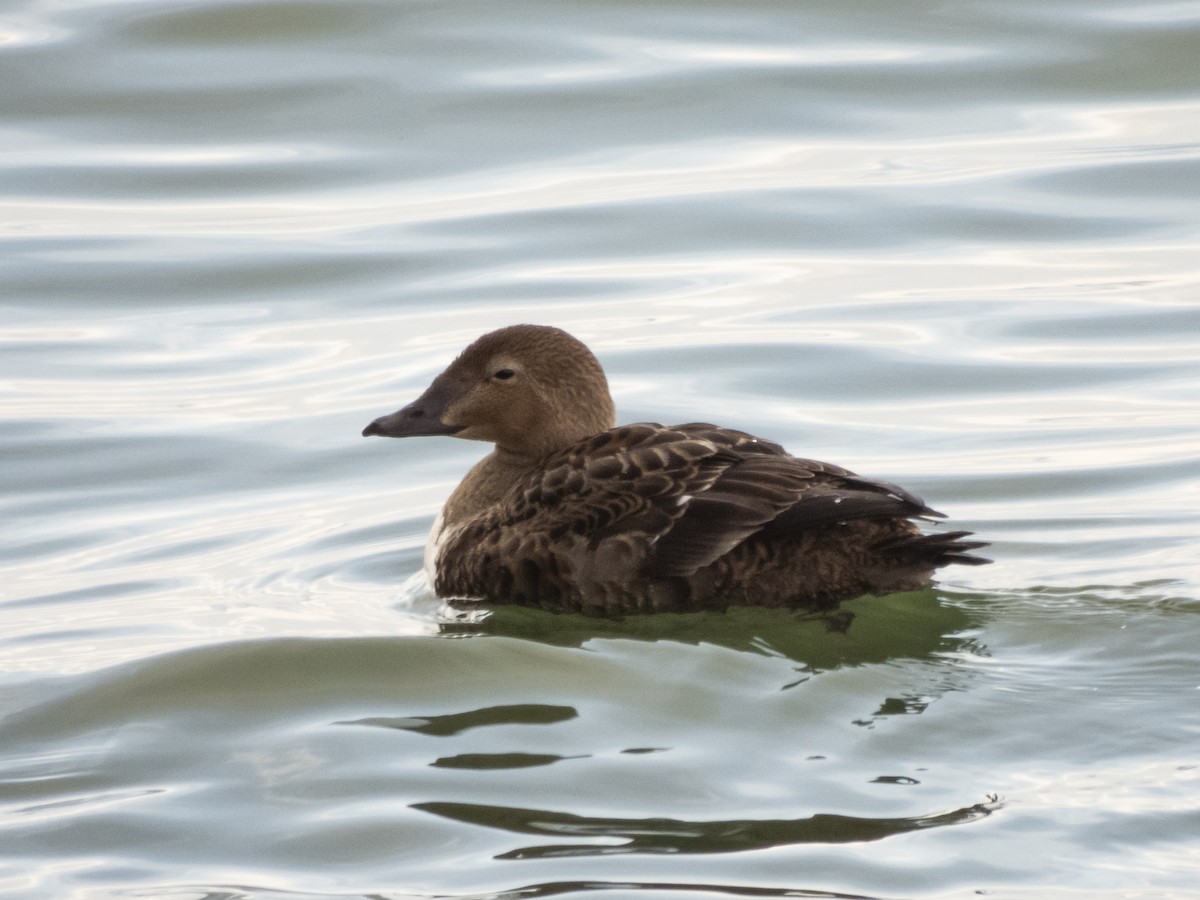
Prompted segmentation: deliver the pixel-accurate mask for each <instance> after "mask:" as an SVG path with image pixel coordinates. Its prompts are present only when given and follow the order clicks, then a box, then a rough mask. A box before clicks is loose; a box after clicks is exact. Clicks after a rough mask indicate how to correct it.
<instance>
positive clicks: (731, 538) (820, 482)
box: [650, 424, 943, 576]
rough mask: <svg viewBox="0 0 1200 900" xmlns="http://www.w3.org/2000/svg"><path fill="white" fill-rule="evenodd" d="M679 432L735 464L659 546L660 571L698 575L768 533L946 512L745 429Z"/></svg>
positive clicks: (654, 566)
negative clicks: (703, 442)
mask: <svg viewBox="0 0 1200 900" xmlns="http://www.w3.org/2000/svg"><path fill="white" fill-rule="evenodd" d="M679 430H680V431H683V432H684V433H687V434H688V435H689V436H690V437H692V438H701V439H704V440H708V441H710V442H712V443H714V444H717V445H724V448H725V449H724V453H722V454H721V455H722V456H723V457H724V458H725V459H727V462H726V464H725V466H724V467H723V469H722V470H721V472H720V474H719V475H718V476H717V477H716V478H715V479H714V480H713V482H712V485H711V487H709V488H708V489H707V490H704V491H702V492H698V493H695V494H693V495H692V496H691V497H690V499H689V500H688V502H687V504H686V507H685V509H684V513H683V515H682V516H680V517H679V519H678V520H677V521H676V522H675V524H674V526H673V527H672V528H671V529H670V530H669V531H668V532H667V533H666V534H664V535H663V537H662V539H661V540H660V541H659V542H658V543H657V544H656V545H655V547H654V550H653V553H652V557H651V560H650V563H651V570H652V574H654V575H660V576H670V575H684V576H686V575H690V574H692V573H694V572H695V571H696V570H697V569H700V568H703V567H704V566H707V565H709V564H711V563H713V562H715V561H716V560H717V559H719V558H720V557H722V556H723V555H725V554H726V553H728V552H729V551H730V550H732V549H733V548H734V547H736V546H737V545H738V544H740V543H741V542H742V541H744V540H746V539H747V538H749V537H751V536H752V535H754V534H758V533H760V532H761V533H762V534H763V535H765V536H771V535H777V536H783V535H786V534H789V533H797V532H801V531H805V530H808V529H811V528H815V527H818V526H822V525H829V524H831V523H834V522H845V521H849V520H851V519H862V518H889V519H909V518H931V517H938V518H942V517H943V516H942V514H941V513H939V512H936V511H935V510H932V509H930V508H929V507H928V506H926V505H925V503H924V501H922V500H921V499H920V498H919V497H917V496H915V495H914V494H912V493H910V492H909V491H906V490H904V489H903V488H901V487H899V486H897V485H894V484H891V483H890V482H886V481H877V480H874V479H870V478H863V477H862V476H859V475H856V474H854V473H853V472H851V471H850V470H848V469H844V468H842V467H841V466H835V465H833V464H832V463H824V462H819V461H817V460H812V459H800V458H798V457H794V456H791V455H790V454H788V453H787V452H786V451H784V450H783V448H781V447H780V446H779V445H778V444H772V443H770V442H768V441H761V440H758V439H756V438H754V437H752V436H751V435H747V434H744V433H742V432H731V431H729V430H728V429H719V428H715V427H714V426H710V425H701V424H696V425H685V426H680V427H679Z"/></svg>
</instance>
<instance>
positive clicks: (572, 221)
mask: <svg viewBox="0 0 1200 900" xmlns="http://www.w3.org/2000/svg"><path fill="white" fill-rule="evenodd" d="M1198 51H1200V4H1197V3H1195V2H1178V3H1154V2H1133V0H1100V2H1097V0H1086V2H1083V0H1080V2H1072V0H1057V2H1052V3H1049V4H1047V3H1046V2H1037V3H1034V2H1019V0H1004V2H1000V0H980V2H976V3H958V4H950V5H945V4H941V5H939V4H927V3H920V2H889V3H875V2H871V3H856V4H838V3H822V2H816V3H807V4H784V3H775V2H750V3H742V4H735V5H730V4H712V3H706V2H700V0H691V2H662V3H652V4H628V3H622V2H616V0H607V2H606V0H583V2H580V3H573V4H558V3H547V2H544V0H528V2H514V3H506V4H502V5H497V4H483V3H469V2H441V3H438V2H430V0H424V2H407V3H378V2H362V0H341V2H336V3H334V2H321V0H311V2H265V0H263V2H214V0H194V2H175V0H154V2H148V0H146V2H138V0H127V2H99V0H95V2H88V0H76V2H73V3H63V2H59V3H51V2H48V0H27V2H11V0H10V2H9V3H8V4H7V5H5V6H4V8H3V9H2V10H0V78H2V83H3V85H4V88H3V91H2V92H0V127H2V129H3V141H2V143H0V192H2V195H3V198H4V203H3V214H2V216H0V241H2V244H0V268H2V270H3V278H2V280H0V284H2V285H3V287H0V299H2V306H0V459H2V460H3V466H2V467H0V480H2V492H0V517H2V519H0V521H2V523H3V527H2V528H0V533H2V534H3V540H2V542H0V547H2V549H0V566H2V569H0V713H3V714H4V716H5V717H4V718H3V720H2V721H0V810H2V812H0V892H3V893H4V894H5V895H7V896H14V897H30V898H41V897H53V898H66V897H70V898H81V900H98V898H118V897H164V898H179V900H183V898H201V897H204V898H233V897H238V898H254V900H267V898H283V897H289V898H291V897H303V898H327V897H336V898H351V897H368V896H371V897H387V898H433V897H445V898H456V900H460V898H461V900H465V898H483V897H501V898H510V900H516V898H518V897H550V896H570V897H572V898H584V897H589V898H591V897H595V898H601V897H603V898H617V897H646V898H651V897H653V898H656V900H657V898H700V897H712V896H725V897H747V896H749V897H784V896H790V897H797V896H798V897H847V896H853V897H872V898H886V900H896V898H957V897H970V896H981V895H982V896H989V897H1002V898H1003V897H1013V898H1051V900H1056V898H1081V897H1089V898H1093V897H1099V898H1113V900H1115V898H1118V897H1120V898H1128V897H1136V898H1140V900H1146V898H1196V897H1200V888H1198V887H1197V885H1200V839H1198V837H1197V836H1198V835H1200V803H1198V802H1197V798H1198V797H1200V664H1198V663H1197V657H1196V647H1197V646H1198V640H1200V564H1198V563H1197V559H1196V544H1197V536H1198V534H1200V527H1198V526H1200V513H1198V512H1197V510H1198V509H1200V503H1198V502H1197V501H1198V500H1200V489H1198V487H1197V485H1198V484H1200V434H1198V429H1197V423H1200V365H1198V363H1200V302H1198V301H1197V297H1198V296H1200V291H1198V282H1200V263H1198V262H1197V260H1200V189H1198V188H1197V185H1200V137H1198V136H1200V99H1198V98H1200V91H1198V87H1200V67H1198V66H1197V64H1196V59H1197V58H1198V56H1197V53H1198ZM520 321H536V322H544V323H548V324H556V325H560V326H562V327H565V328H568V329H569V330H571V331H572V332H574V333H576V334H577V335H579V336H580V337H582V338H583V339H585V340H586V341H588V343H589V344H590V345H591V346H593V348H594V349H595V350H596V352H597V353H598V355H599V356H600V358H601V360H602V361H603V362H604V364H605V366H606V368H607V369H608V371H609V373H610V376H611V381H612V384H613V388H614V392H615V395H616V398H617V403H618V409H619V412H620V416H621V418H622V419H623V420H625V421H632V420H645V419H652V420H660V421H668V422H670V421H689V420H695V419H707V420H715V421H719V422H722V423H724V424H728V425H731V426H735V427H740V428H744V429H747V430H751V431H754V432H757V433H760V434H762V435H764V436H767V437H770V438H772V439H775V440H779V441H781V442H783V443H785V444H786V445H787V446H788V447H790V448H791V449H793V450H794V451H796V452H798V453H800V454H802V455H805V456H812V457H816V458H819V459H827V460H830V461H833V462H837V463H840V464H843V465H846V466H849V467H851V468H853V469H855V470H857V471H861V472H864V473H868V474H872V475H876V476H880V477H885V478H888V479H890V480H894V481H897V482H899V483H901V484H903V485H905V486H906V487H909V488H910V489H912V490H915V491H917V492H918V493H920V494H922V495H923V496H925V497H926V499H928V500H929V501H930V503H931V504H932V505H934V506H935V507H936V508H939V509H942V510H944V511H945V512H947V513H949V514H950V515H951V517H952V521H953V522H954V524H955V526H956V527H964V528H969V529H972V530H974V531H977V532H979V533H980V534H981V535H983V536H984V537H986V538H987V539H988V540H990V541H992V543H993V546H992V548H991V555H992V556H994V557H995V559H996V564H995V565H993V566H989V567H985V568H980V569H970V570H967V569H963V570H960V571H959V570H951V571H948V572H947V573H946V577H945V578H944V580H943V582H942V584H941V585H940V586H939V587H937V588H936V589H934V590H930V591H926V592H922V593H920V594H910V595H898V596H893V597H887V598H865V599H862V600H858V601H855V602H853V603H851V604H849V608H850V609H851V610H853V611H854V612H855V614H856V618H855V620H854V623H853V625H852V626H851V628H850V630H849V631H848V632H847V633H846V634H836V633H829V632H827V631H826V630H825V629H824V627H823V626H822V625H821V624H820V623H819V622H813V621H805V620H797V619H795V618H794V617H792V616H789V615H786V614H782V613H773V612H768V611H757V610H741V611H733V612H730V613H728V614H725V615H694V616H661V617H650V618H641V619H637V618H634V619H626V620H623V621H604V620H586V619H578V618H575V617H570V616H553V615H548V614H543V613H536V612H530V611H521V610H502V611H501V612H499V613H497V614H496V615H494V616H493V617H492V618H490V619H487V620H486V621H484V622H482V623H472V622H462V623H457V624H455V623H452V622H448V621H445V620H444V619H443V618H441V617H439V611H438V604H437V601H436V600H434V599H433V598H432V597H431V596H430V595H429V593H428V591H427V590H424V589H423V588H422V587H421V586H420V584H419V583H417V582H416V581H414V580H413V577H414V575H415V573H417V572H418V570H419V568H420V556H421V547H422V545H423V541H424V535H425V532H426V531H427V529H428V527H429V525H430V523H431V521H432V519H433V516H434V514H435V512H436V510H437V508H438V506H439V505H440V502H441V500H442V499H443V498H444V497H445V496H446V494H447V493H448V492H449V490H450V489H451V487H452V486H453V485H454V484H455V483H456V482H457V480H458V479H459V478H460V477H461V475H462V473H463V472H464V471H465V470H466V468H467V467H468V466H469V465H470V463H471V462H472V461H473V460H474V459H476V458H478V456H479V455H480V453H481V452H482V451H483V448H482V447H481V446H478V445H471V444H468V443H465V442H454V441H451V440H446V439H429V440H413V441H380V440H372V441H363V440H362V439H361V438H360V437H359V432H360V430H361V429H362V427H363V425H365V424H366V423H367V422H368V421H370V419H372V418H374V417H375V416H377V415H379V414H381V413H384V412H388V411H391V410H393V409H395V408H397V407H398V406H399V405H401V404H402V403H404V402H407V400H409V399H412V398H414V397H415V396H416V395H417V394H418V393H419V392H420V391H421V390H422V389H423V387H424V386H425V384H426V383H427V382H428V380H429V379H430V378H431V377H432V376H433V375H434V374H436V372H437V371H439V370H440V368H441V367H442V366H443V365H444V364H445V363H446V362H447V361H448V360H449V359H450V358H451V357H452V356H453V355H454V353H456V352H457V351H458V350H459V349H460V348H461V347H462V346H464V345H465V344H466V343H467V342H468V341H470V340H471V339H473V338H474V337H475V336H477V335H478V334H480V333H482V332H483V331H485V330H488V329H490V328H492V327H496V326H500V325H504V324H510V323H514V322H520Z"/></svg>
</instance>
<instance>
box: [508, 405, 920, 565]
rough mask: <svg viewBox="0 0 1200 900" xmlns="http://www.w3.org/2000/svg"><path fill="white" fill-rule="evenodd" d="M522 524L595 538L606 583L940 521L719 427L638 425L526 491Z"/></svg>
mask: <svg viewBox="0 0 1200 900" xmlns="http://www.w3.org/2000/svg"><path fill="white" fill-rule="evenodd" d="M517 507H518V508H517V509H516V510H514V512H517V517H518V518H526V517H528V518H530V519H539V520H540V521H539V522H538V526H539V527H538V528H537V530H538V531H541V532H542V533H547V532H548V536H549V537H550V539H551V540H561V539H562V538H564V537H566V536H567V535H569V534H574V535H576V536H579V537H583V536H586V537H587V547H588V551H589V561H588V565H589V567H594V568H593V570H592V571H593V573H594V574H595V575H596V576H600V577H602V572H603V571H605V570H608V571H610V572H611V573H612V574H613V575H617V574H618V573H620V574H629V573H631V572H632V571H634V570H637V571H640V572H642V573H643V574H645V575H648V576H651V577H670V576H687V575H691V574H693V573H694V572H696V571H697V570H698V569H701V568H703V567H704V566H707V565H709V564H711V563H713V562H715V561H716V560H717V559H720V558H721V557H722V556H723V555H725V554H726V553H728V552H729V551H730V550H732V549H733V548H734V547H736V546H737V545H738V544H740V543H742V542H743V541H745V540H746V539H747V538H749V537H751V536H752V535H754V534H757V533H759V532H764V533H770V534H775V533H778V534H785V533H788V532H796V531H802V530H805V529H807V528H812V527H815V526H818V525H823V524H828V523H830V522H836V521H846V520H848V519H856V518H864V517H889V518H894V517H900V518H910V517H918V516H936V515H938V513H935V512H934V511H933V510H931V509H929V508H928V507H926V506H925V504H924V503H923V502H921V500H920V499H919V498H917V497H915V496H913V495H912V494H910V493H908V492H907V491H904V490H903V489H901V488H898V487H896V486H895V485H892V484H888V483H887V482H877V481H872V480H870V479H864V478H861V477H859V476H857V475H854V474H853V473H852V472H850V471H848V470H846V469H843V468H841V467H840V466H834V465H831V464H828V463H821V462H817V461H815V460H806V459H798V458H796V457H794V456H791V455H789V454H788V453H787V452H785V451H784V450H783V448H782V447H780V446H779V445H778V444H774V443H772V442H770V441H764V440H761V439H759V438H756V437H754V436H753V435H749V434H746V433H744V432H740V431H734V430H732V429H725V428H719V427H717V426H715V425H708V424H704V423H692V424H688V425H679V426H671V427H666V426H662V425H656V424H649V423H646V424H638V425H628V426H624V427H622V428H617V429H614V430H612V431H608V432H604V433H603V434H600V435H597V436H596V437H594V438H591V439H589V440H587V441H584V442H581V443H580V444H577V445H575V446H574V447H571V448H568V449H567V450H565V451H563V452H562V453H560V454H558V455H557V456H556V457H555V458H553V459H551V460H549V461H548V462H547V465H546V467H545V468H544V469H543V470H541V472H539V473H538V475H537V477H536V480H535V481H533V482H532V483H526V484H525V485H523V486H522V490H521V500H520V502H519V504H517Z"/></svg>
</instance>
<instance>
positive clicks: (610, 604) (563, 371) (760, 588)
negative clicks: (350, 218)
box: [363, 325, 987, 613]
mask: <svg viewBox="0 0 1200 900" xmlns="http://www.w3.org/2000/svg"><path fill="white" fill-rule="evenodd" d="M612 420H613V406H612V399H611V397H610V395H609V392H608V385H607V381H606V380H605V378H604V373H603V370H602V369H601V368H600V364H599V363H598V362H597V361H596V359H595V357H594V356H592V354H591V352H590V351H589V350H588V349H587V348H586V347H585V346H584V345H583V344H582V343H580V342H579V341H577V340H575V338H573V337H571V336H570V335H568V334H567V333H566V332H563V331H560V330H558V329H555V328H548V327H545V326H535V325H518V326H513V327H511V328H505V329H501V330H500V331H495V332H492V333H490V334H487V335H484V336H483V337H481V338H480V339H479V340H477V341H476V342H475V343H474V344H472V345H471V346H470V347H468V348H467V349H466V350H465V351H464V352H463V353H462V354H461V355H460V356H459V357H458V359H456V360H455V361H454V362H453V363H452V364H451V365H450V367H449V368H448V369H447V370H446V371H445V372H443V373H442V374H441V375H439V376H438V377H437V378H436V379H435V380H434V382H433V384H432V385H431V386H430V388H429V389H428V390H427V391H426V392H425V394H423V395H422V396H421V397H420V398H419V399H418V400H416V401H415V402H414V403H412V404H409V405H408V406H406V407H404V408H403V409H401V410H400V411H398V412H396V413H394V414H392V415H390V416H385V417H381V418H379V419H376V420H375V421H374V422H372V423H371V424H370V425H368V426H367V428H366V429H365V430H364V431H363V434H364V435H371V434H379V435H384V436H392V437H405V436H412V435H419V434H446V435H455V436H458V437H466V438H472V439H477V440H485V441H491V442H493V443H495V444H496V448H495V450H494V451H493V452H492V453H491V454H490V455H489V456H487V457H485V458H484V459H483V460H482V461H481V462H480V463H478V464H477V465H476V466H475V467H474V468H473V469H472V470H471V472H470V473H469V474H468V475H467V477H466V478H465V479H464V480H463V482H462V483H461V484H460V485H459V487H458V488H457V489H456V490H455V492H454V493H453V494H452V495H451V497H450V499H449V500H448V501H447V502H446V506H445V508H444V509H443V511H442V515H441V516H440V517H439V521H438V523H437V524H435V526H434V529H433V531H432V532H431V533H430V539H429V545H428V547H427V550H426V567H427V570H429V571H430V578H431V582H432V584H433V586H434V590H435V591H436V592H437V594H438V595H439V596H443V597H456V598H465V599H474V600H485V601H488V602H491V603H517V604H522V605H528V606H541V607H545V608H550V609H556V610H576V611H580V612H587V613H625V612H658V611H667V610H675V611H678V610H691V609H720V608H723V607H726V606H729V605H750V606H783V607H795V608H803V609H811V610H823V609H831V608H833V607H835V606H836V605H837V604H838V603H839V602H841V601H842V600H846V599H850V598H852V597H856V596H859V595H862V594H885V593H891V592H894V591H901V590H915V589H918V588H922V587H925V586H927V585H929V583H930V580H931V577H932V574H933V572H934V570H935V569H937V568H939V567H941V566H944V565H948V564H951V563H960V564H966V565H979V564H982V563H985V562H987V560H984V559H981V558H979V557H976V556H972V555H971V554H970V552H969V551H971V550H974V549H977V548H979V547H982V546H985V545H984V544H983V543H981V542H978V541H964V540H963V538H964V537H966V536H967V535H968V534H969V533H968V532H963V531H955V532H948V533H936V534H930V535H923V534H921V533H920V531H919V530H918V528H917V527H916V525H915V524H913V522H912V521H910V520H912V519H930V518H935V517H936V518H942V515H941V513H938V512H935V511H934V510H932V509H930V508H929V507H928V506H926V505H925V503H924V502H923V501H922V500H921V499H920V498H918V497H916V496H914V495H913V494H911V493H909V492H908V491H905V490H904V489H903V488H900V487H897V486H896V485H894V484H889V483H888V482H885V481H876V480H873V479H869V478H863V477H861V476H858V475H855V474H854V473H853V472H850V471H848V470H846V469H843V468H841V467H839V466H835V465H831V464H829V463H822V462H816V461H814V460H807V459H799V458H797V457H794V456H791V455H790V454H788V453H787V452H786V451H785V450H784V449H783V448H782V447H780V446H779V445H778V444H774V443H771V442H770V441H765V440H760V439H758V438H755V437H753V436H752V435H749V434H745V433H743V432H740V431H734V430H731V429H727V428H720V427H718V426H716V425H707V424H700V423H695V424H689V425H676V426H663V425H656V424H651V423H642V424H636V425H626V426H622V427H620V428H613V427H612V424H613V422H612Z"/></svg>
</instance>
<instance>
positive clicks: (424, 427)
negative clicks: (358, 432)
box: [363, 397, 462, 438]
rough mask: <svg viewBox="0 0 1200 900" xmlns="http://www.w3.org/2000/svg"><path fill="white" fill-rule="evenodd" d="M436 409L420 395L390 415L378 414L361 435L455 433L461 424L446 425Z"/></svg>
mask: <svg viewBox="0 0 1200 900" xmlns="http://www.w3.org/2000/svg"><path fill="white" fill-rule="evenodd" d="M437 413H438V411H437V410H435V409H433V408H432V405H431V404H430V403H429V402H428V401H427V400H426V398H425V397H422V398H421V399H419V400H415V401H413V402H412V403H410V404H408V406H406V407H404V408H403V409H398V410H396V412H394V413H392V414H391V415H390V416H380V417H379V418H378V419H376V420H375V421H374V422H372V423H371V424H370V425H368V426H367V427H366V428H364V429H363V437H370V436H371V435H373V434H377V435H379V436H380V437H396V438H398V437H420V436H422V435H435V434H456V433H458V432H459V431H462V426H461V425H447V424H445V423H444V422H443V421H442V420H441V418H439V416H438V414H437Z"/></svg>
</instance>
